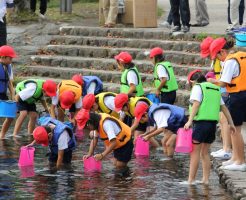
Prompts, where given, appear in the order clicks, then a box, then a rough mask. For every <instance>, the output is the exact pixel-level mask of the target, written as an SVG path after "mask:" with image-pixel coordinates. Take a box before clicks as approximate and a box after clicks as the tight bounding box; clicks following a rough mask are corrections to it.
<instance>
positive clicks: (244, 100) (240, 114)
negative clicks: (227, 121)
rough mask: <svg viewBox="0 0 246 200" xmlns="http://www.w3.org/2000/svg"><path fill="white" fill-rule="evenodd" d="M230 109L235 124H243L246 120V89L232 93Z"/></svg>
mask: <svg viewBox="0 0 246 200" xmlns="http://www.w3.org/2000/svg"><path fill="white" fill-rule="evenodd" d="M228 109H229V111H230V114H231V117H232V120H233V122H234V125H235V126H241V125H242V124H243V122H245V121H246V91H243V92H237V93H231V94H230V97H229V100H228Z"/></svg>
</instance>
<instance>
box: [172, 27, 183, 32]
mask: <svg viewBox="0 0 246 200" xmlns="http://www.w3.org/2000/svg"><path fill="white" fill-rule="evenodd" d="M178 31H181V28H180V26H174V27H173V29H172V32H178Z"/></svg>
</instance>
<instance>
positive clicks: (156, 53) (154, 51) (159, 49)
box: [149, 47, 164, 58]
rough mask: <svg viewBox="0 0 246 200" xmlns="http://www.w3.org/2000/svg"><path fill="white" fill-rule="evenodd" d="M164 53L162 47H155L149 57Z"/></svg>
mask: <svg viewBox="0 0 246 200" xmlns="http://www.w3.org/2000/svg"><path fill="white" fill-rule="evenodd" d="M163 53H164V52H163V49H162V48H160V47H155V48H153V49H151V51H150V54H149V57H150V58H153V57H155V56H157V55H162V54H163Z"/></svg>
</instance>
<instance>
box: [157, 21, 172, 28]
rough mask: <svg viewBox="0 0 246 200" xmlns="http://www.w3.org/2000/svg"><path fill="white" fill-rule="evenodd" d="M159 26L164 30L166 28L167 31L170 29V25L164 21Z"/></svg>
mask: <svg viewBox="0 0 246 200" xmlns="http://www.w3.org/2000/svg"><path fill="white" fill-rule="evenodd" d="M159 25H160V26H161V27H164V28H168V29H170V28H171V25H170V24H169V23H168V22H167V21H164V22H162V23H160V24H159Z"/></svg>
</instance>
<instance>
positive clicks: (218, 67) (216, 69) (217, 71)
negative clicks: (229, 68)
mask: <svg viewBox="0 0 246 200" xmlns="http://www.w3.org/2000/svg"><path fill="white" fill-rule="evenodd" d="M213 69H214V74H215V77H216V80H219V79H220V72H221V69H222V67H221V65H220V60H219V59H218V58H216V59H215V60H214V65H213Z"/></svg>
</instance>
